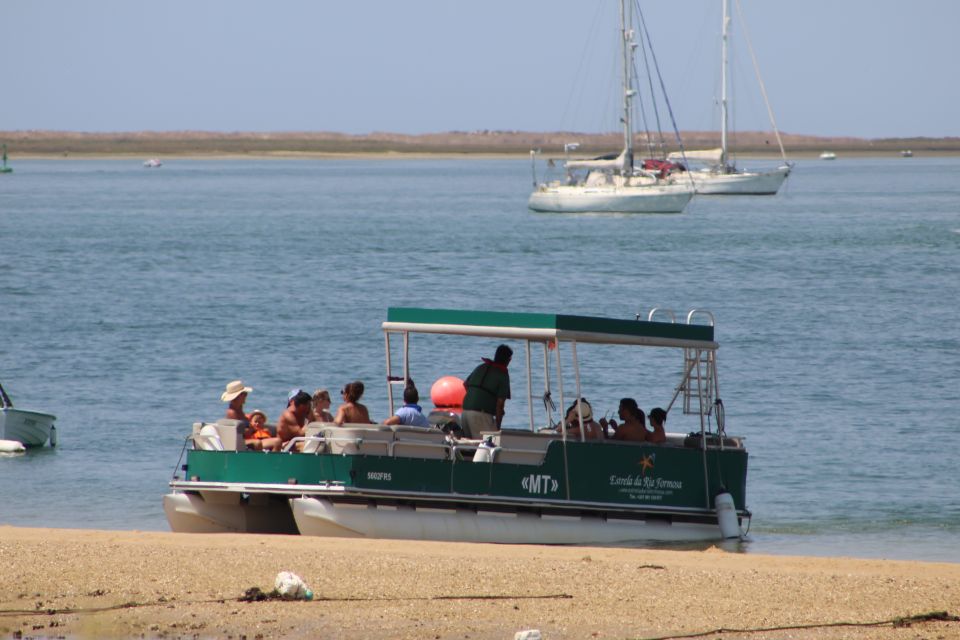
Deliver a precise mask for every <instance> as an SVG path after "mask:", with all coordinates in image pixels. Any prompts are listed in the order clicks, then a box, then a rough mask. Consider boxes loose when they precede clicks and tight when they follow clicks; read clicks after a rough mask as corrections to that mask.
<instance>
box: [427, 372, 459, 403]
mask: <svg viewBox="0 0 960 640" xmlns="http://www.w3.org/2000/svg"><path fill="white" fill-rule="evenodd" d="M465 395H467V390H466V389H465V388H464V387H463V380H461V379H460V378H458V377H457V376H443V377H442V378H440V379H439V380H437V381H436V382H434V383H433V386H432V387H430V400H431V401H433V406H435V407H436V408H437V409H456V410H458V411H459V410H460V409H462V408H463V397H464V396H465Z"/></svg>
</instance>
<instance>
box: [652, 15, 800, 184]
mask: <svg viewBox="0 0 960 640" xmlns="http://www.w3.org/2000/svg"><path fill="white" fill-rule="evenodd" d="M720 2H721V4H722V7H723V23H722V24H723V28H722V31H721V38H720V42H721V46H720V148H719V149H708V150H695V151H687V152H686V153H685V154H680V153H671V154H670V156H669V159H671V160H674V161H680V160H684V161H694V162H701V163H704V164H705V165H706V166H705V167H703V168H701V169H698V170H695V171H691V176H692V178H693V180H694V182H695V183H696V185H697V193H699V194H704V195H775V194H776V193H777V191H779V189H780V186H781V185H782V184H783V182H784V181H785V180H786V179H787V176H789V175H790V171H791V169H792V165H791V164H790V163H789V162H787V156H786V152H785V151H784V148H783V141H782V140H781V139H780V131H779V130H778V129H777V123H776V121H775V120H774V118H773V110H772V109H771V108H770V101H769V100H768V99H767V91H766V88H765V87H764V84H763V79H762V78H761V77H760V72H759V68H758V66H757V63H756V56H754V55H753V48H752V46H750V40H749V38H748V37H747V34H746V30H744V39H745V41H746V43H747V46H748V47H749V48H750V56H751V59H752V60H753V66H754V72H755V73H756V76H757V81H758V83H759V85H760V92H761V94H762V95H763V100H764V103H765V105H766V108H767V115H768V116H769V118H770V124H771V126H772V128H773V132H774V135H775V136H776V139H777V144H778V145H779V147H780V156H781V159H782V164H781V165H780V166H778V167H777V168H776V169H773V170H771V171H746V170H744V169H739V168H737V166H736V163H735V162H733V160H732V159H731V157H730V150H729V144H728V139H729V124H730V116H729V108H730V99H729V97H728V93H729V84H730V70H729V69H730V61H729V57H730V50H729V41H730V22H731V19H730V0H720ZM737 15H738V16H739V17H740V22H741V24H743V17H742V14H741V12H740V0H737Z"/></svg>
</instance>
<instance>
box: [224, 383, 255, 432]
mask: <svg viewBox="0 0 960 640" xmlns="http://www.w3.org/2000/svg"><path fill="white" fill-rule="evenodd" d="M251 391H253V387H248V386H245V385H244V384H243V381H242V380H234V381H233V382H230V383H228V384H227V387H226V389H224V391H223V393H221V394H220V400H222V401H223V402H229V403H230V404H229V405H227V415H226V417H227V418H229V419H230V420H240V421H241V422H246V421H247V414H245V413H244V412H243V403H244V402H246V401H247V395H248V394H249V393H250V392H251Z"/></svg>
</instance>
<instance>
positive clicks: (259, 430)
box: [243, 409, 283, 451]
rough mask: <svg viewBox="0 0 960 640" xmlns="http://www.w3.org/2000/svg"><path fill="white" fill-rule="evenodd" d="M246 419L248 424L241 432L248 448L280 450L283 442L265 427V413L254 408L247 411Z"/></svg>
mask: <svg viewBox="0 0 960 640" xmlns="http://www.w3.org/2000/svg"><path fill="white" fill-rule="evenodd" d="M247 419H248V420H249V421H250V424H249V426H248V427H247V429H246V431H244V432H243V441H244V442H245V443H246V445H247V447H248V448H250V449H257V450H260V451H280V448H281V447H282V446H283V442H282V441H281V440H280V438H277V437H274V435H273V434H272V433H270V430H269V429H267V414H265V413H264V412H263V411H260V409H254V410H253V411H251V412H250V413H249V415H248V416H247Z"/></svg>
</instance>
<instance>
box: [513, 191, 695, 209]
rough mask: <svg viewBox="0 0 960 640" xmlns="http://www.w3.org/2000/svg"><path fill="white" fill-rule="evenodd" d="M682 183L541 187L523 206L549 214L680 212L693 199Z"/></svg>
mask: <svg viewBox="0 0 960 640" xmlns="http://www.w3.org/2000/svg"><path fill="white" fill-rule="evenodd" d="M693 193H694V191H693V189H692V188H691V187H690V186H689V185H685V184H682V185H680V184H667V185H644V186H638V187H622V186H600V187H587V186H568V185H554V186H551V185H544V186H541V187H540V188H538V189H537V190H536V191H534V192H533V193H532V194H531V195H530V201H529V202H528V203H527V206H528V207H530V209H532V210H534V211H546V212H551V213H590V212H601V213H682V212H683V210H684V208H685V207H686V206H687V203H688V202H690V199H691V198H692V197H693Z"/></svg>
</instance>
